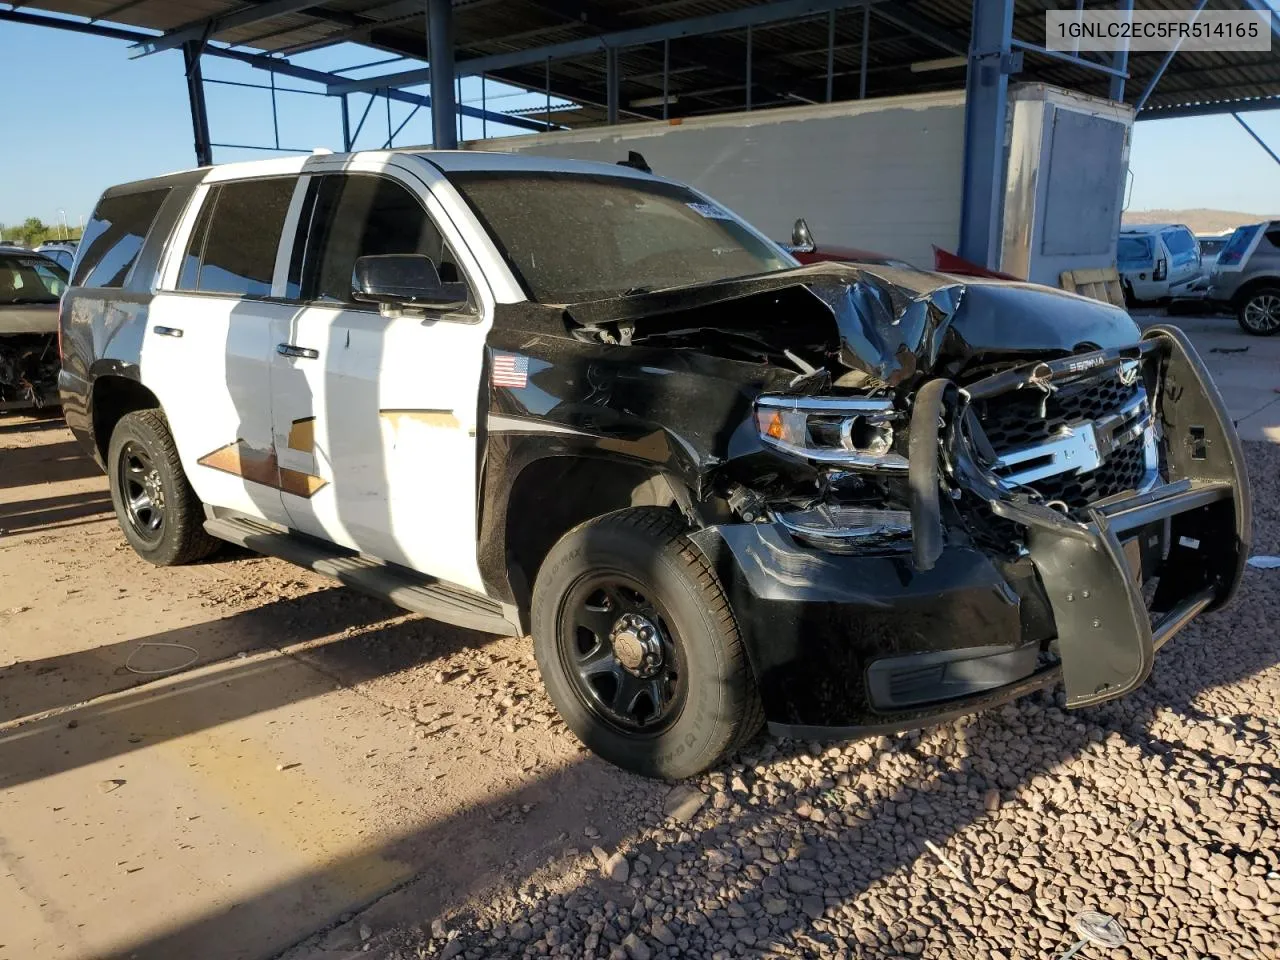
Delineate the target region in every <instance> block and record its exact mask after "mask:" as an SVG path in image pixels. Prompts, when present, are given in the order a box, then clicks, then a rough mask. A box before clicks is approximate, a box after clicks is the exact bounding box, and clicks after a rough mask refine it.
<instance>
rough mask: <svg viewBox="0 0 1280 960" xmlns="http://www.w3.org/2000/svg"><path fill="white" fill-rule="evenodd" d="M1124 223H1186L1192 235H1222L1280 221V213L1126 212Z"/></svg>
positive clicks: (1201, 210)
mask: <svg viewBox="0 0 1280 960" xmlns="http://www.w3.org/2000/svg"><path fill="white" fill-rule="evenodd" d="M1122 220H1123V222H1124V223H1125V224H1126V225H1128V224H1135V225H1136V224H1141V223H1185V224H1186V225H1187V226H1188V227H1190V228H1191V232H1192V233H1222V232H1223V231H1226V230H1234V229H1235V228H1236V227H1238V226H1240V225H1241V224H1244V223H1257V222H1258V221H1259V220H1280V213H1272V214H1266V215H1259V214H1256V213H1241V212H1239V211H1238V210H1206V209H1204V208H1203V207H1197V208H1196V209H1194V210H1126V211H1125V213H1124V217H1123V218H1122Z"/></svg>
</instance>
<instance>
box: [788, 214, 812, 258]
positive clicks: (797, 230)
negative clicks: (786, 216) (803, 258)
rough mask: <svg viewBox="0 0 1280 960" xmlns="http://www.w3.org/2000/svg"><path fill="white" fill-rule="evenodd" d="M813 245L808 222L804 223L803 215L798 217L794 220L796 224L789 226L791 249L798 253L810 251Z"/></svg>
mask: <svg viewBox="0 0 1280 960" xmlns="http://www.w3.org/2000/svg"><path fill="white" fill-rule="evenodd" d="M814 246H815V244H814V242H813V234H811V233H810V232H809V224H807V223H805V220H804V217H800V218H799V219H798V220H796V225H795V226H794V227H792V228H791V249H792V250H793V251H795V252H799V253H812V252H813V249H814Z"/></svg>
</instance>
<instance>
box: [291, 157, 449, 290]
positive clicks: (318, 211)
mask: <svg viewBox="0 0 1280 960" xmlns="http://www.w3.org/2000/svg"><path fill="white" fill-rule="evenodd" d="M313 187H314V188H315V191H316V192H315V207H314V210H313V213H312V216H311V232H310V237H309V240H308V242H307V254H306V264H305V266H304V268H303V273H302V288H303V291H304V294H303V295H304V297H305V298H306V299H308V300H333V301H337V302H340V303H347V302H349V301H350V300H351V274H352V272H353V270H354V269H355V263H356V259H357V258H359V257H366V256H376V255H378V254H388V253H419V254H423V255H425V256H428V257H430V258H431V260H432V262H433V263H435V265H436V268H437V269H438V270H439V271H440V279H441V280H444V281H446V282H454V281H458V280H461V279H462V277H461V276H460V275H459V271H458V265H457V259H456V258H455V257H454V255H453V252H452V251H451V250H450V249H449V247H448V245H447V244H446V243H445V241H444V238H443V237H442V236H441V235H440V231H439V230H437V229H436V227H435V224H433V223H432V222H431V219H430V218H429V217H428V216H427V211H426V210H424V209H423V207H422V204H420V203H419V202H418V198H417V197H415V196H414V195H413V194H412V193H410V192H409V191H408V190H406V189H405V188H404V187H402V186H400V184H398V183H396V182H394V181H392V180H388V179H385V178H383V177H375V176H357V175H354V174H350V175H331V176H327V177H322V178H320V181H319V183H318V185H316V184H313Z"/></svg>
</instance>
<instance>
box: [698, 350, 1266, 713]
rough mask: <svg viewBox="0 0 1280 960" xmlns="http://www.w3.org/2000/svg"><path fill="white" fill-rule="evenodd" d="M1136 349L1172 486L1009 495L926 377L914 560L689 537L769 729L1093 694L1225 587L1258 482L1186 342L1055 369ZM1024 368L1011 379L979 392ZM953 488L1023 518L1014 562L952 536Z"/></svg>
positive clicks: (1119, 689) (1131, 670) (1091, 699)
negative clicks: (1066, 506)
mask: <svg viewBox="0 0 1280 960" xmlns="http://www.w3.org/2000/svg"><path fill="white" fill-rule="evenodd" d="M1134 359H1138V360H1140V361H1141V362H1142V364H1143V368H1144V374H1145V375H1146V377H1147V383H1148V386H1149V390H1150V391H1151V393H1152V395H1153V396H1154V397H1156V398H1157V402H1156V403H1155V407H1156V412H1157V416H1158V417H1159V425H1160V431H1161V438H1160V442H1161V445H1162V454H1163V461H1164V465H1165V476H1164V480H1163V482H1162V483H1161V484H1160V485H1158V486H1156V487H1155V488H1154V489H1151V490H1149V491H1147V492H1145V493H1141V494H1133V495H1128V496H1123V497H1119V498H1113V499H1111V500H1109V501H1103V502H1100V503H1097V504H1094V505H1092V506H1091V507H1090V508H1089V509H1088V510H1087V511H1086V513H1085V515H1084V516H1078V517H1076V518H1070V517H1068V516H1065V515H1063V514H1062V513H1059V512H1058V511H1056V510H1054V509H1051V508H1049V507H1047V506H1044V505H1043V504H1040V503H1037V502H1035V499H1034V498H1028V497H1025V496H1017V495H1015V494H1014V493H1012V492H1011V491H1010V490H1009V489H1008V488H1007V487H1001V485H1000V484H999V483H998V481H996V479H995V478H994V476H993V475H991V474H990V473H989V472H987V471H985V469H984V468H983V467H982V466H981V465H980V464H979V462H978V459H977V457H976V456H975V454H974V449H973V447H972V446H971V445H970V443H969V441H968V439H966V437H965V436H964V432H963V431H962V430H961V429H960V427H959V424H960V423H961V422H962V421H963V416H962V413H963V410H962V406H963V403H964V402H966V401H967V399H968V398H967V397H966V398H963V399H959V398H958V393H957V391H955V390H954V388H952V389H950V390H948V389H947V388H948V387H950V385H949V384H946V382H945V381H934V382H933V384H931V385H928V386H926V387H925V388H924V389H923V390H922V391H921V392H920V394H919V395H918V396H917V400H916V408H915V412H914V415H913V423H912V431H911V439H912V476H911V481H912V483H911V487H912V498H913V502H912V504H911V507H912V511H911V512H912V525H913V553H912V554H911V555H905V554H898V555H882V556H856V555H855V556H841V555H835V554H831V553H827V552H824V551H821V550H815V549H811V548H809V547H806V546H803V545H801V544H799V543H797V542H796V541H795V540H794V539H792V538H791V537H790V536H789V535H788V533H787V531H786V530H785V529H784V528H783V527H781V526H779V525H775V524H769V523H754V524H746V523H740V524H722V525H718V526H713V527H708V528H706V529H704V530H701V531H699V532H698V533H696V534H694V536H693V539H694V540H695V542H697V543H698V544H699V546H700V547H701V548H702V550H703V551H704V552H705V553H706V554H707V555H708V557H709V558H710V559H711V560H712V562H713V564H714V565H715V566H716V568H717V571H718V573H719V574H720V577H721V580H722V582H723V583H724V584H725V585H726V589H727V590H728V591H729V593H730V599H731V601H732V603H733V608H734V611H735V614H736V615H737V617H738V621H739V626H740V629H741V630H742V634H743V637H744V639H745V641H746V643H747V648H748V653H749V656H750V658H751V661H752V666H753V668H754V669H755V671H756V676H757V679H758V680H759V683H760V688H761V692H762V696H763V698H764V704H765V713H766V716H767V718H768V720H769V725H770V729H771V730H772V731H773V732H775V733H780V734H789V735H793V736H800V737H814V738H821V737H839V736H855V735H861V734H867V733H878V732H887V731H893V730H901V729H909V728H912V727H919V726H924V725H928V724H930V723H935V722H939V721H943V720H948V719H951V718H953V717H956V716H960V715H963V714H966V713H971V712H974V711H977V710H982V709H985V708H988V707H990V706H994V705H996V704H999V703H1002V702H1005V701H1008V700H1011V699H1013V698H1016V697H1019V696H1022V695H1024V694H1027V693H1030V692H1032V691H1034V690H1036V689H1039V688H1042V687H1045V686H1049V685H1051V684H1054V683H1056V682H1058V681H1059V680H1061V681H1062V682H1063V684H1064V686H1065V690H1066V696H1067V705H1068V706H1070V707H1082V706H1087V705H1090V704H1094V703H1099V702H1102V701H1105V700H1109V699H1112V698H1115V697H1119V696H1123V695H1124V694H1126V693H1129V692H1130V691H1132V690H1133V689H1135V688H1136V687H1137V686H1139V685H1140V684H1141V683H1142V682H1143V681H1144V680H1145V679H1146V677H1147V675H1148V674H1149V673H1150V671H1151V667H1152V664H1153V662H1154V657H1155V653H1156V651H1157V650H1158V649H1159V648H1160V647H1161V646H1162V645H1163V644H1164V643H1165V642H1167V641H1168V640H1169V639H1170V638H1171V637H1172V636H1173V635H1174V634H1175V633H1177V632H1178V631H1179V630H1180V629H1182V628H1183V627H1184V626H1185V625H1186V624H1187V623H1188V622H1190V621H1191V620H1192V619H1193V618H1194V617H1195V616H1197V615H1198V614H1200V613H1201V612H1204V611H1206V610H1212V609H1216V608H1217V607H1220V606H1221V605H1223V604H1224V603H1226V602H1227V601H1228V600H1229V599H1230V597H1231V595H1232V594H1233V592H1234V591H1235V589H1236V587H1237V585H1238V583H1239V580H1240V577H1241V574H1242V572H1243V568H1244V562H1245V560H1246V559H1247V557H1248V548H1249V538H1250V530H1251V508H1250V499H1249V487H1248V480H1247V477H1246V475H1245V472H1244V471H1245V468H1244V457H1243V452H1242V449H1241V447H1240V442H1239V439H1238V438H1237V436H1236V433H1235V430H1234V429H1233V427H1232V425H1231V421H1230V419H1229V417H1228V416H1227V414H1226V410H1225V407H1224V405H1223V403H1222V400H1221V397H1220V396H1219V395H1218V392H1217V390H1216V388H1215V387H1214V385H1213V383H1212V381H1211V380H1210V378H1209V376H1208V374H1207V372H1206V371H1205V369H1204V366H1203V364H1202V363H1201V361H1200V359H1199V357H1198V356H1197V355H1196V353H1195V351H1194V349H1193V348H1192V347H1191V345H1190V343H1189V342H1188V341H1187V340H1186V337H1185V336H1184V335H1183V334H1182V333H1181V331H1179V330H1177V329H1175V328H1166V327H1156V328H1152V329H1150V330H1149V331H1148V332H1147V333H1146V334H1145V335H1144V338H1143V341H1142V342H1141V343H1140V344H1138V345H1135V346H1133V347H1128V348H1122V349H1113V350H1108V351H1099V352H1098V353H1096V354H1088V355H1084V356H1075V357H1070V358H1067V359H1065V360H1062V361H1058V362H1056V363H1055V364H1053V365H1051V366H1053V368H1054V369H1053V375H1054V376H1055V377H1056V376H1061V377H1069V376H1073V375H1075V374H1078V373H1079V372H1080V371H1081V369H1082V364H1083V365H1084V366H1083V369H1092V368H1094V367H1096V368H1097V369H1099V370H1102V369H1105V367H1106V366H1107V365H1109V364H1119V363H1122V362H1125V361H1132V360H1134ZM1015 380H1016V378H1011V377H1010V376H1009V375H1008V374H1000V375H997V376H996V377H992V378H989V379H988V380H985V381H981V382H980V383H979V384H974V385H971V386H970V388H969V389H970V391H971V393H970V395H971V396H973V395H982V394H983V391H994V392H1000V391H1002V390H1005V389H1009V388H1010V387H1011V385H1012V384H1013V382H1014V381H1015ZM934 385H936V386H934ZM931 387H932V389H931ZM957 404H959V406H957ZM939 412H942V413H943V414H944V416H943V417H942V418H941V419H942V422H945V423H946V426H945V427H944V428H943V429H942V430H941V432H940V433H939V434H938V435H937V442H936V443H935V442H933V441H934V437H933V436H930V434H929V431H928V430H927V429H924V428H922V426H921V424H928V423H931V422H932V423H938V422H939V417H938V414H939ZM920 437H924V438H926V440H927V442H925V441H922V440H920V439H918V438H920ZM923 450H927V451H928V453H927V456H926V454H925V453H924V452H922V451H923ZM944 472H945V473H946V475H947V477H946V482H943V474H944ZM947 483H951V484H955V485H958V486H960V487H962V488H964V489H967V490H969V491H970V492H976V493H980V494H981V495H982V496H984V498H986V499H987V500H988V502H989V505H990V507H991V509H992V510H993V511H994V512H995V513H996V514H998V515H999V516H1001V517H1003V518H1005V519H1006V520H1011V521H1013V522H1015V523H1017V524H1018V525H1019V526H1020V527H1022V528H1023V530H1024V544H1023V545H1024V548H1025V549H1024V550H1023V551H1020V552H1021V556H1018V557H1017V558H1016V559H1003V558H1000V557H996V556H992V555H988V554H987V553H985V552H983V551H982V550H980V549H978V548H976V547H974V546H973V545H971V544H969V543H967V542H965V540H964V538H962V537H955V536H949V534H951V532H952V531H949V530H947V529H945V527H944V523H943V517H944V512H943V509H942V503H941V500H942V497H941V493H942V492H943V491H944V490H946V489H947ZM1153 576H1156V577H1158V581H1157V583H1156V586H1155V589H1154V590H1151V589H1150V585H1149V581H1150V579H1151V577H1153ZM1144 581H1147V584H1146V588H1145V589H1144Z"/></svg>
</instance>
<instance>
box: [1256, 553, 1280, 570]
mask: <svg viewBox="0 0 1280 960" xmlns="http://www.w3.org/2000/svg"><path fill="white" fill-rule="evenodd" d="M1249 566H1251V567H1257V568H1258V569H1259V570H1275V569H1276V568H1278V567H1280V557H1269V556H1265V555H1263V554H1259V555H1258V556H1256V557H1250V558H1249Z"/></svg>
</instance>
